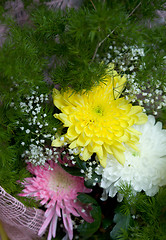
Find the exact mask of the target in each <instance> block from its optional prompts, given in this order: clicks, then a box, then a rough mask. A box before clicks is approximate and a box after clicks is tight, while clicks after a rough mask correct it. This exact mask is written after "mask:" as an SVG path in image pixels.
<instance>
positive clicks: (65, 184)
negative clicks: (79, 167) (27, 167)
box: [49, 168, 75, 192]
mask: <svg viewBox="0 0 166 240" xmlns="http://www.w3.org/2000/svg"><path fill="white" fill-rule="evenodd" d="M74 185H75V182H74V179H72V177H71V176H70V175H69V174H68V173H66V172H65V171H64V170H63V169H60V168H58V171H53V172H52V174H51V175H50V179H49V188H50V189H51V190H52V191H55V192H57V191H58V192H59V191H63V190H70V189H71V188H72V187H73V186H74Z"/></svg>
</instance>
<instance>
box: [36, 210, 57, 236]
mask: <svg viewBox="0 0 166 240" xmlns="http://www.w3.org/2000/svg"><path fill="white" fill-rule="evenodd" d="M53 215H54V208H52V211H50V214H49V215H48V217H46V220H45V221H44V223H43V225H42V226H41V228H40V230H39V232H38V235H39V236H41V235H43V233H44V232H45V230H46V228H47V226H48V225H49V223H50V221H51V219H52V217H53Z"/></svg>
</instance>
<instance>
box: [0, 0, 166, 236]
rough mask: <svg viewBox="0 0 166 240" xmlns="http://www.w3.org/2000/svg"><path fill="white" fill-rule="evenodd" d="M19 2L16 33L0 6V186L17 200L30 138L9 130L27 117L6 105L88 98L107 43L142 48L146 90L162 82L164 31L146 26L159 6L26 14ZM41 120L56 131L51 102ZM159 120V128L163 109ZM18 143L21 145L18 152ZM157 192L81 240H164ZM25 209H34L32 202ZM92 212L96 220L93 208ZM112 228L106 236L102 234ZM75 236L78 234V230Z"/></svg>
mask: <svg viewBox="0 0 166 240" xmlns="http://www.w3.org/2000/svg"><path fill="white" fill-rule="evenodd" d="M23 2H24V4H25V8H26V11H27V12H28V14H29V21H28V23H27V24H24V25H23V26H20V25H18V24H17V23H16V21H15V19H12V18H11V17H10V16H9V15H7V12H6V10H4V8H3V4H4V3H5V1H1V6H0V23H1V24H5V25H6V26H7V27H8V34H7V39H6V41H5V43H4V44H3V47H2V48H1V49H0V185H1V186H2V187H3V188H4V189H5V190H6V191H7V192H8V193H10V194H12V195H13V196H15V197H17V198H18V196H17V194H18V193H19V192H20V191H21V189H20V187H19V185H18V183H17V180H22V179H23V178H25V177H27V176H28V175H29V173H28V172H27V171H26V164H25V162H24V161H23V159H22V158H21V154H22V153H23V152H24V151H25V150H26V149H27V147H28V143H29V142H30V138H31V136H30V135H25V134H22V133H21V131H20V129H19V127H18V126H17V125H16V121H20V119H21V120H22V121H23V122H26V119H27V115H26V114H25V113H23V112H21V110H20V109H19V108H17V109H14V108H13V107H11V106H10V104H11V102H14V103H15V104H16V105H19V102H21V101H24V100H25V96H26V95H27V94H31V91H32V90H34V89H35V88H36V87H37V86H39V94H43V93H47V94H51V92H52V88H53V87H54V86H60V87H61V90H62V91H64V90H66V89H67V88H68V87H71V88H72V89H73V91H76V92H81V91H82V90H83V89H85V90H87V91H89V90H90V89H91V88H92V87H93V86H94V85H97V84H98V83H99V82H100V81H103V79H102V76H103V74H104V71H105V69H106V65H105V64H104V63H103V64H101V62H100V60H99V59H102V58H103V57H104V56H105V54H106V53H107V51H108V48H109V46H110V45H111V44H112V42H113V41H115V42H116V45H117V46H122V44H123V43H125V44H126V45H134V44H137V45H138V46H142V43H143V44H144V46H145V51H146V52H148V54H146V57H145V62H146V66H147V67H146V69H145V70H144V71H142V72H140V73H138V75H139V78H138V79H139V83H140V84H142V83H144V82H147V81H148V82H150V84H152V86H153V84H154V81H155V80H157V79H159V80H160V81H161V82H162V83H163V84H165V83H166V79H165V67H164V62H163V57H164V56H165V49H166V31H165V26H164V25H155V24H154V26H153V27H152V28H149V27H148V24H147V22H148V21H151V22H152V23H153V22H154V20H153V19H154V17H155V10H160V9H163V4H164V3H165V1H163V0H160V1H158V0H154V1H150V0H142V1H139V0H119V1H116V0H111V1H109V0H107V1H98V0H94V1H90V0H85V1H83V4H82V7H81V8H80V9H79V10H77V11H76V10H74V9H66V10H65V11H60V10H57V11H54V10H49V9H48V8H47V7H46V6H45V5H44V4H43V1H40V4H39V5H37V6H35V7H29V6H30V4H31V3H32V1H23ZM98 56H99V57H98ZM117 70H118V69H117ZM45 76H47V77H45ZM44 78H45V81H44V80H43V79H44ZM152 79H154V80H153V81H152ZM11 89H12V91H11ZM43 111H46V106H43ZM47 113H48V121H49V124H50V129H51V128H53V127H58V126H59V125H58V123H57V122H56V120H55V119H52V115H53V113H54V107H53V104H52V103H51V102H49V104H48V106H47ZM160 116H161V118H160V119H161V120H162V121H163V122H165V120H166V115H165V109H163V111H162V114H161V115H160ZM49 119H52V120H49ZM22 141H24V142H25V143H26V145H25V146H21V142H22ZM95 191H96V192H97V191H98V189H97V190H94V192H95ZM165 193H166V192H165V189H163V190H162V191H161V192H160V193H159V194H158V195H157V196H156V197H153V198H149V197H146V196H145V195H143V194H141V195H140V197H139V198H138V199H137V200H135V202H134V203H133V205H132V207H131V205H130V204H129V203H128V201H125V200H124V201H123V203H122V205H121V207H120V208H118V209H119V210H117V213H116V214H121V215H124V216H125V217H124V218H123V222H120V223H118V222H116V226H118V227H116V229H115V226H114V225H115V223H113V220H112V219H113V218H112V216H111V217H109V216H107V217H106V215H104V214H102V218H100V220H99V221H98V223H97V224H98V225H97V229H98V231H96V233H94V232H93V236H92V235H91V234H90V233H89V234H90V235H91V236H90V238H89V239H145V240H146V239H154V240H155V239H156V240H157V239H159V240H161V239H164V236H165V234H166V233H165V230H164V223H165V207H164V205H165V203H164V199H166V198H165V197H166V196H165ZM93 197H94V198H96V195H95V194H94V196H93ZM126 199H127V197H126ZM97 201H98V203H99V205H100V206H101V209H102V210H103V208H104V207H108V208H113V211H114V209H115V208H116V206H117V203H116V204H115V201H114V200H111V199H110V200H109V201H107V202H106V203H105V205H103V203H102V202H100V200H99V199H98V200H97ZM28 204H29V205H30V206H34V203H33V202H31V203H28ZM112 204H113V205H112ZM96 206H97V205H96ZM122 208H123V210H124V209H125V211H122ZM96 209H97V210H96V211H98V213H99V212H100V210H99V209H98V207H96ZM133 209H134V213H137V212H138V214H139V217H138V219H136V220H132V218H131V215H132V214H133V213H132V211H133ZM121 215H120V216H121ZM117 216H118V215H117ZM126 216H127V217H126ZM117 219H120V218H118V217H117ZM129 219H130V220H131V221H129ZM100 221H101V224H99V222H100ZM117 221H120V220H117ZM118 224H119V225H118ZM126 224H127V225H126ZM124 226H125V227H124ZM113 228H114V234H112V235H110V232H111V231H113ZM97 229H96V230H97ZM81 231H82V233H83V229H81V227H80V229H79V232H81ZM119 231H120V232H119ZM117 234H118V235H117ZM82 235H83V234H82ZM110 236H113V238H111V237H110ZM57 239H58V238H57ZM80 239H81V238H80ZM83 239H84V238H83Z"/></svg>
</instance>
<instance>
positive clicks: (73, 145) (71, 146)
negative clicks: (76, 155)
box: [69, 140, 77, 149]
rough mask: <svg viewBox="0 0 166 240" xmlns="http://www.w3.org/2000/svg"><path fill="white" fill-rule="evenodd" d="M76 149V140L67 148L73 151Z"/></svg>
mask: <svg viewBox="0 0 166 240" xmlns="http://www.w3.org/2000/svg"><path fill="white" fill-rule="evenodd" d="M76 147H77V140H75V141H73V142H72V143H71V144H70V145H69V148H71V149H73V148H76Z"/></svg>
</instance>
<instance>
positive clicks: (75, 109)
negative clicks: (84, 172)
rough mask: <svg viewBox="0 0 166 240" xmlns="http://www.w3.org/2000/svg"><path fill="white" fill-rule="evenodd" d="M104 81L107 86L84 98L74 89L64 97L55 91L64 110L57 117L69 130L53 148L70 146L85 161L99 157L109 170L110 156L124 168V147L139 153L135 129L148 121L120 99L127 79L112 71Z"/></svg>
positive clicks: (139, 109) (94, 90)
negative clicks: (107, 162) (66, 144)
mask: <svg viewBox="0 0 166 240" xmlns="http://www.w3.org/2000/svg"><path fill="white" fill-rule="evenodd" d="M104 80H105V83H100V85H98V86H95V87H94V88H93V89H92V90H91V91H90V92H88V93H85V92H84V93H83V94H78V93H75V94H72V91H71V89H69V90H68V91H66V92H65V93H63V94H61V93H60V92H59V91H58V90H57V89H54V90H53V101H54V104H55V106H56V107H57V108H59V109H60V110H61V113H59V114H54V117H55V118H57V119H59V120H60V121H62V122H63V124H64V127H68V130H67V133H66V134H64V135H62V136H60V137H59V138H57V139H55V140H53V142H52V146H56V147H60V146H62V145H64V143H65V142H67V143H68V144H70V145H69V148H71V149H74V148H77V149H78V153H79V156H80V158H81V159H82V160H84V161H86V160H88V159H89V158H90V157H91V155H92V154H93V153H96V154H97V157H98V159H99V161H100V163H101V165H102V166H103V167H105V166H106V159H107V153H109V154H113V155H114V157H115V158H116V159H117V160H118V161H119V162H120V163H121V164H124V162H125V157H124V151H125V147H124V145H123V143H126V144H128V145H129V146H130V147H132V148H134V149H135V150H138V149H137V147H136V145H135V144H138V141H139V134H140V132H138V131H137V130H135V129H134V128H132V126H133V125H134V124H143V123H145V122H146V121H147V116H146V114H144V113H142V108H141V107H140V106H132V104H129V102H128V101H127V100H125V99H124V98H119V96H120V94H121V92H122V90H123V87H124V84H125V82H126V78H125V77H121V76H120V75H118V73H117V72H116V71H114V70H113V69H110V70H109V71H107V73H106V76H105V79H104Z"/></svg>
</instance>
